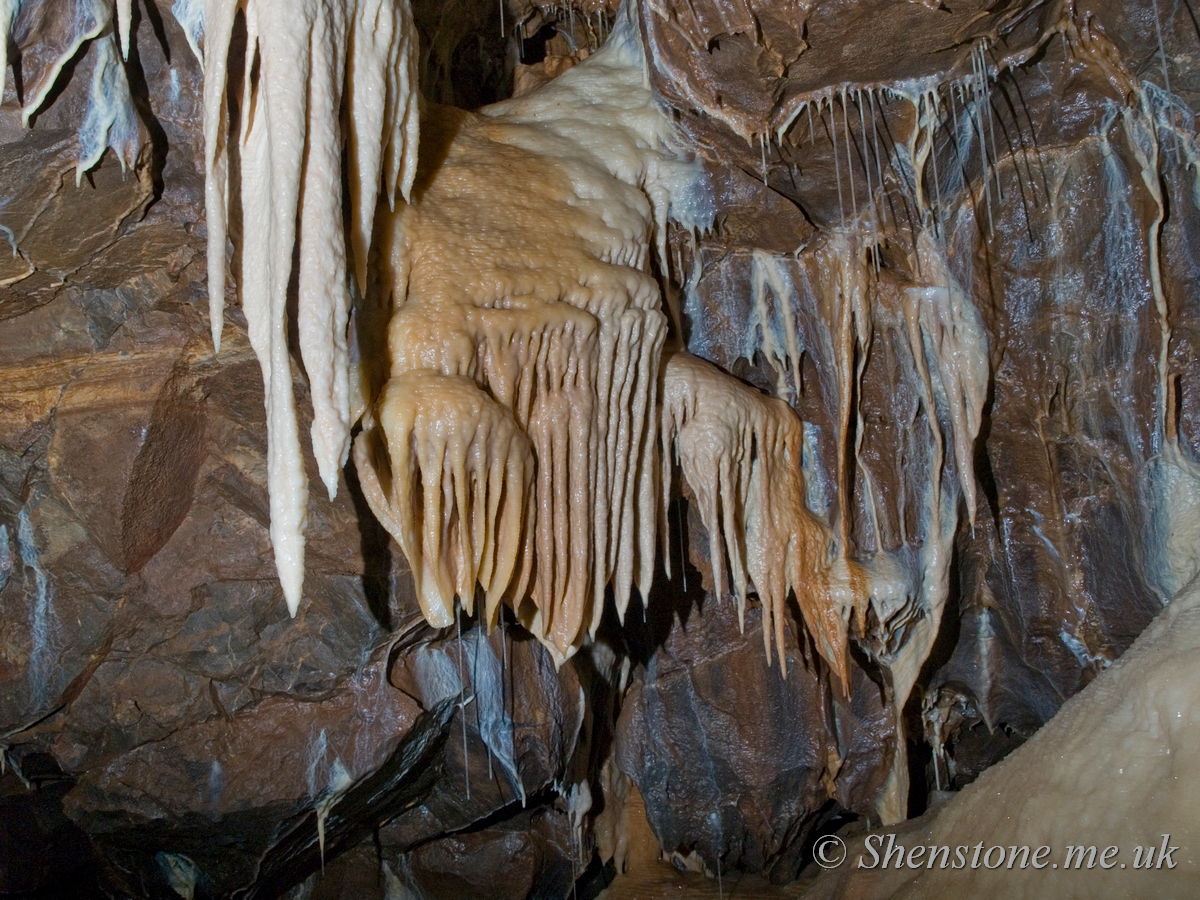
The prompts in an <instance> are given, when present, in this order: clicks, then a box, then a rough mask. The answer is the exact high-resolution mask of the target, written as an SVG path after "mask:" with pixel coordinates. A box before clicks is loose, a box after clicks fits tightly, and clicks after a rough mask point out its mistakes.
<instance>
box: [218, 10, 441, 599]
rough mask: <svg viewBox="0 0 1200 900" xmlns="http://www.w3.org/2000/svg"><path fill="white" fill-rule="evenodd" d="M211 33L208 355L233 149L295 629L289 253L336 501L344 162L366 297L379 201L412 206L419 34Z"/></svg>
mask: <svg viewBox="0 0 1200 900" xmlns="http://www.w3.org/2000/svg"><path fill="white" fill-rule="evenodd" d="M239 10H240V11H241V12H242V13H243V14H244V16H245V24H246V35H247V37H246V71H245V72H244V73H241V74H242V77H241V78H240V84H238V85H235V84H234V83H233V82H231V81H230V80H229V79H230V72H229V67H228V64H229V51H230V42H231V40H232V39H233V34H234V21H235V17H236V15H237V13H238V12H239ZM204 31H205V41H204V57H205V58H204V137H205V152H206V166H207V184H206V191H205V194H206V211H207V217H208V241H209V243H208V247H209V250H208V264H209V275H208V283H209V302H210V311H211V316H212V329H213V341H214V343H215V344H216V345H217V348H218V349H219V348H220V342H221V323H222V316H223V307H224V290H223V286H224V284H225V242H226V236H227V233H228V224H229V218H230V207H231V203H232V198H231V197H230V190H231V178H230V172H229V161H230V158H231V157H232V156H234V152H233V151H234V150H235V148H236V158H237V159H238V160H239V161H240V166H241V170H240V172H238V173H234V174H235V176H236V183H240V187H241V196H240V210H241V220H242V222H241V225H242V228H241V231H242V235H243V242H242V247H241V260H242V277H241V283H240V284H239V288H240V293H241V297H242V308H243V310H244V311H245V314H246V320H247V322H248V325H249V331H250V341H251V343H252V345H253V346H254V351H255V353H256V354H257V356H258V359H259V363H260V364H261V366H262V372H263V381H264V383H265V385H266V395H267V396H266V402H267V431H268V445H269V462H268V471H269V483H270V494H271V542H272V544H273V545H274V548H275V561H276V565H277V567H278V569H279V577H280V581H281V582H282V584H283V591H284V595H285V597H286V598H287V603H288V608H289V609H290V610H291V611H292V613H293V614H294V613H295V611H296V608H297V606H298V605H299V603H300V596H301V587H302V584H303V580H304V526H305V518H306V507H307V498H308V481H307V478H306V476H305V474H304V467H303V463H302V461H301V454H300V437H299V433H298V428H297V424H296V415H295V406H294V401H293V396H292V372H291V363H290V360H289V357H288V347H287V334H288V328H287V292H288V284H289V281H290V280H291V278H292V275H293V266H292V259H293V250H294V249H295V248H296V245H297V243H299V251H300V252H299V271H298V273H297V276H298V285H299V305H298V322H297V324H298V329H299V335H300V348H301V353H302V356H303V360H304V365H305V369H306V370H307V372H308V376H309V386H310V388H311V391H312V399H313V411H314V421H313V426H312V441H313V451H314V454H315V456H316V458H317V464H318V467H319V468H320V472H321V478H322V480H323V481H324V482H325V485H326V488H327V490H328V491H329V495H330V497H332V496H333V494H334V493H335V492H336V490H337V478H338V472H339V470H340V469H341V467H342V465H343V464H344V463H345V461H346V457H347V455H348V453H349V449H350V427H351V424H352V421H351V411H350V384H349V366H350V359H349V350H348V338H347V325H348V321H349V316H350V307H351V295H350V282H349V280H348V275H347V263H346V255H347V254H346V246H345V238H344V232H343V227H342V191H341V185H342V154H343V148H344V147H345V149H346V151H347V164H348V170H349V184H350V198H349V199H350V208H351V215H350V234H351V244H352V250H353V255H354V260H355V272H356V274H357V276H358V280H359V283H360V286H361V285H362V282H363V281H364V279H365V272H366V256H367V250H368V248H369V247H370V244H371V230H372V225H373V221H374V213H375V206H376V201H377V199H378V195H379V192H380V189H381V187H382V189H383V190H384V193H385V195H386V196H387V197H394V196H396V194H397V192H399V193H400V194H402V195H403V196H405V197H407V196H408V190H409V188H410V186H411V184H412V179H413V176H414V174H415V171H416V159H415V157H416V145H417V128H418V112H417V78H416V68H415V66H416V62H415V42H416V30H415V26H414V25H413V21H412V14H411V12H410V10H409V7H408V4H407V2H405V0H207V3H206V5H205V10H204ZM252 72H256V74H257V77H251V73H252ZM235 88H240V90H241V97H240V100H239V109H240V117H241V119H240V133H238V134H237V135H231V134H230V133H229V96H228V95H229V92H230V91H231V90H233V89H235ZM343 106H344V107H345V109H346V111H347V121H348V123H349V128H348V133H343V127H342V119H341V116H340V110H341V109H342V108H343ZM231 140H234V141H236V145H235V147H234V146H231V143H230V142H231Z"/></svg>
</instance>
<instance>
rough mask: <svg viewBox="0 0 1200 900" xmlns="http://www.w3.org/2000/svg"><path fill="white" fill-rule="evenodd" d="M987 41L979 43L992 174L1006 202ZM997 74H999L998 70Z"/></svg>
mask: <svg viewBox="0 0 1200 900" xmlns="http://www.w3.org/2000/svg"><path fill="white" fill-rule="evenodd" d="M986 50H987V41H986V40H985V41H983V42H982V43H980V45H979V71H980V72H982V73H983V108H984V109H985V110H986V111H987V125H988V140H989V141H990V142H991V145H992V174H993V175H995V176H996V199H997V200H998V201H999V202H1000V203H1004V188H1003V187H1002V186H1001V184H1000V154H999V153H997V152H996V126H995V125H994V124H993V122H992V120H993V119H994V118H995V116H994V115H993V113H992V80H991V76H989V75H988V70H987V56H986V55H985V52H986ZM997 74H999V73H998V72H997Z"/></svg>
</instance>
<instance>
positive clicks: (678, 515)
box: [642, 498, 688, 619]
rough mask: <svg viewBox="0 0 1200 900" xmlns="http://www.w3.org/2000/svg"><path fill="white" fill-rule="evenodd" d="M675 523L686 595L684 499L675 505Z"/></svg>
mask: <svg viewBox="0 0 1200 900" xmlns="http://www.w3.org/2000/svg"><path fill="white" fill-rule="evenodd" d="M675 521H676V524H677V526H678V529H677V530H678V531H679V572H680V574H682V575H683V592H684V593H685V594H686V593H687V589H688V586H687V549H686V547H685V546H684V537H683V499H682V498H681V499H680V500H679V502H678V503H676V504H675ZM642 607H643V610H644V609H645V604H642ZM644 618H645V614H644V613H643V619H644Z"/></svg>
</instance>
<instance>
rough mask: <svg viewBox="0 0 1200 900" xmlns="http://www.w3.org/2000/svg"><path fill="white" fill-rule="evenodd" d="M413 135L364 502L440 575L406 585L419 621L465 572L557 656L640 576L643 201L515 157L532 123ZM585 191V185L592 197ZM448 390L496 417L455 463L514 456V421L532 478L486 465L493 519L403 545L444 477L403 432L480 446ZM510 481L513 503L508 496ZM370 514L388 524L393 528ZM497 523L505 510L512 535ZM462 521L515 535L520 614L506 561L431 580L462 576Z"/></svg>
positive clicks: (468, 123) (649, 372)
mask: <svg viewBox="0 0 1200 900" xmlns="http://www.w3.org/2000/svg"><path fill="white" fill-rule="evenodd" d="M426 135H427V140H426V143H425V144H424V146H423V151H422V158H423V160H430V161H432V164H431V165H430V167H429V168H430V169H434V171H428V170H425V174H423V175H422V176H421V177H420V178H419V180H418V184H417V187H416V191H415V194H416V197H417V198H418V199H417V201H416V202H415V203H414V204H413V205H412V206H411V207H407V208H406V209H405V210H404V211H403V212H402V213H401V214H399V215H398V216H397V217H396V219H395V222H394V223H393V228H394V231H393V232H392V237H393V238H394V242H393V244H392V246H391V247H390V248H389V250H390V257H389V259H390V271H389V272H388V273H387V275H386V276H385V278H388V279H389V280H388V281H387V283H386V284H385V286H384V288H383V293H385V294H388V295H391V296H392V297H396V296H397V294H400V293H401V291H402V287H406V288H407V290H406V291H404V292H403V293H402V296H403V302H402V303H401V304H400V305H399V306H398V309H397V311H396V313H395V315H394V317H393V318H392V321H391V324H390V326H389V329H388V354H389V358H390V360H391V373H390V378H389V380H388V381H387V383H386V385H385V386H384V387H383V390H382V392H381V394H380V395H379V396H380V399H379V402H378V404H377V406H376V413H375V417H374V418H375V421H377V423H378V426H379V427H380V428H381V430H382V432H383V434H384V435H386V444H387V447H388V450H389V460H390V466H389V467H390V470H391V471H390V475H389V474H386V473H385V474H383V475H381V476H380V480H381V481H383V480H388V481H390V484H391V493H390V496H389V498H388V500H387V505H386V506H383V507H381V504H380V500H379V495H378V494H376V495H374V496H372V495H371V494H368V500H369V501H370V502H371V504H372V507H373V508H374V509H375V510H376V512H377V514H379V515H380V518H381V520H383V521H384V524H385V526H387V527H388V528H389V530H390V531H392V533H393V535H394V536H395V537H396V538H397V541H398V542H399V543H400V544H401V546H402V547H403V548H404V550H405V553H406V554H407V555H408V556H409V560H410V562H411V563H412V565H413V569H414V572H440V573H443V574H442V575H440V576H438V577H435V578H431V579H426V578H424V577H419V578H418V590H419V592H420V594H421V597H422V604H423V606H424V608H425V609H426V611H427V615H429V617H430V621H431V622H433V623H434V624H448V623H449V622H450V621H452V618H451V616H452V610H453V608H454V597H455V595H457V596H458V597H460V598H461V599H462V601H463V603H464V606H466V607H467V608H468V609H470V608H471V602H472V592H473V583H474V580H475V578H476V577H478V580H479V583H480V585H481V586H482V588H483V590H484V592H485V593H486V594H487V595H488V598H489V601H488V604H487V606H488V617H489V620H491V619H492V617H493V616H494V614H495V606H494V603H495V602H496V601H498V599H499V598H500V597H501V596H506V595H507V596H509V597H510V602H511V603H512V605H513V606H514V608H516V610H517V612H518V614H519V615H520V616H521V618H522V620H523V621H524V622H525V623H526V624H527V625H528V626H529V627H530V629H531V630H532V631H533V632H534V633H535V634H537V635H538V636H539V637H541V638H543V639H544V640H545V641H546V642H547V643H548V644H549V645H551V646H552V647H553V648H554V649H555V650H556V651H557V652H558V653H559V654H560V655H561V656H563V657H565V656H568V655H570V654H571V653H572V652H573V650H574V648H575V646H576V645H577V643H578V641H579V640H580V639H581V637H582V635H583V634H584V633H585V632H586V631H588V630H593V629H594V628H595V627H596V625H597V624H598V622H599V616H600V614H601V612H602V609H603V602H604V591H605V587H606V586H607V585H608V584H609V582H610V581H611V582H613V584H614V589H615V591H616V596H617V603H618V606H619V608H620V609H622V610H623V609H624V607H625V605H626V604H627V603H628V601H629V597H630V591H631V588H632V587H635V586H636V587H637V588H638V590H639V591H640V592H641V593H642V596H643V597H645V596H646V592H647V591H648V589H649V586H650V581H651V579H652V577H653V566H654V549H655V536H656V531H655V525H656V521H655V520H656V516H657V508H656V505H655V498H656V497H657V493H658V492H657V456H656V453H657V443H656V428H655V423H654V418H653V415H652V411H653V409H654V406H655V398H654V391H655V386H656V382H657V372H658V360H659V355H660V353H661V348H662V344H663V341H664V339H665V337H666V330H667V328H666V316H665V315H664V314H663V313H662V312H661V311H660V310H659V308H658V307H659V304H660V295H659V290H658V286H657V284H656V282H655V281H654V279H653V278H652V277H651V276H650V274H649V273H648V271H647V270H648V268H649V252H648V248H649V244H650V229H651V225H650V217H649V211H650V205H649V203H648V201H647V200H646V199H645V196H644V195H642V194H641V191H640V190H639V189H638V188H636V187H634V186H631V185H627V184H624V183H622V182H620V181H618V180H617V179H614V178H612V177H611V176H610V175H608V174H607V172H604V171H595V166H594V165H593V166H592V171H590V172H588V171H586V170H584V171H585V174H587V175H590V176H591V179H592V180H591V182H590V183H586V182H585V183H582V184H581V183H580V181H578V180H575V179H576V177H577V173H576V172H573V171H572V168H573V165H578V163H577V161H575V160H571V159H570V158H567V159H564V158H563V157H562V156H561V155H554V156H552V155H549V154H546V153H541V152H537V151H536V150H531V149H526V147H527V146H533V147H536V146H537V144H538V142H539V141H541V142H542V143H543V144H544V143H546V142H545V138H544V135H542V134H540V133H539V130H538V129H536V128H535V127H529V126H526V125H522V124H513V123H509V122H506V121H504V120H499V121H497V120H496V119H493V118H487V117H484V116H479V115H472V114H469V113H462V112H458V111H454V110H440V109H439V110H436V111H434V112H433V113H432V115H431V119H430V121H429V122H428V123H427V125H426ZM523 145H524V146H523ZM547 149H555V147H554V145H553V144H551V145H550V147H548V148H547ZM443 157H444V158H443ZM439 160H440V164H439ZM435 167H436V168H435ZM588 188H595V191H594V192H590V193H592V194H593V195H592V196H588V193H589V191H588V190H587V189H588ZM464 382H468V383H473V384H477V385H478V389H477V390H478V393H479V397H481V398H483V399H484V400H486V402H487V403H489V404H491V407H494V408H495V409H496V410H497V411H498V412H503V413H504V414H505V415H506V416H507V417H508V418H507V419H502V418H500V417H499V415H498V413H497V415H496V416H491V417H490V418H489V423H492V422H494V423H495V425H498V424H499V423H500V422H504V423H505V427H504V428H502V429H498V430H497V429H496V427H495V426H494V425H493V424H489V425H487V426H485V430H488V429H491V432H492V433H491V436H490V437H488V438H486V439H485V440H482V442H480V443H478V444H477V445H476V446H475V447H474V448H473V449H470V450H468V445H469V444H470V441H469V440H468V441H466V442H462V441H461V440H460V443H459V445H458V446H459V448H460V450H461V451H462V452H478V453H483V454H484V455H487V456H496V455H497V454H500V453H502V452H509V450H508V448H509V447H512V448H513V449H514V450H516V449H517V445H518V444H519V443H520V442H519V441H518V439H517V437H516V436H515V435H513V434H512V433H511V431H510V426H513V423H515V426H513V427H517V428H518V429H519V433H520V434H522V435H524V436H526V437H527V444H524V445H521V449H520V450H517V452H518V453H520V452H526V453H527V452H530V450H531V451H532V457H533V459H534V460H536V466H534V465H532V464H531V465H530V466H529V467H528V468H522V469H521V472H522V476H521V477H522V478H524V477H525V476H526V475H532V474H533V473H534V471H536V475H535V476H534V477H533V479H532V483H529V482H522V481H520V479H518V478H517V477H516V473H515V472H514V471H512V470H510V469H509V468H504V471H503V478H502V479H501V480H500V481H496V482H493V483H492V484H490V485H489V487H488V490H489V492H491V491H495V492H497V493H496V494H495V495H494V496H496V497H497V498H499V496H500V494H503V495H504V503H505V504H507V505H506V506H505V510H506V513H505V515H502V516H499V517H496V518H493V517H492V516H491V515H490V513H485V509H484V507H483V506H481V505H480V504H479V503H478V502H474V503H469V504H468V505H467V506H466V507H463V508H459V507H454V508H453V509H451V507H449V506H447V507H445V519H444V522H443V526H442V527H441V528H438V527H436V525H435V524H434V523H433V522H431V521H430V520H429V519H428V518H427V519H426V521H427V522H428V524H427V526H426V527H424V529H423V531H422V539H421V540H420V541H413V540H410V535H411V534H412V532H411V530H410V526H408V524H407V523H402V520H403V519H404V518H406V517H407V518H410V519H411V518H412V517H413V516H414V515H416V513H417V511H418V510H424V513H423V515H424V516H426V517H428V516H429V515H430V511H431V507H430V505H429V504H430V502H431V501H430V498H431V496H432V495H433V494H436V493H437V492H438V491H440V490H441V489H442V488H441V487H440V484H441V480H442V477H443V468H442V463H441V462H440V461H439V459H438V454H437V452H436V451H435V450H432V449H431V448H428V447H424V446H420V447H419V449H416V450H415V451H414V452H412V453H411V454H409V453H408V452H407V447H408V446H409V442H411V445H412V446H413V447H418V445H420V444H421V441H422V435H421V434H420V433H418V431H417V430H414V426H415V425H416V423H417V422H419V421H428V422H431V423H432V422H437V423H439V424H438V427H439V428H446V429H451V430H453V429H465V430H466V431H467V433H469V434H474V435H476V436H478V437H479V438H481V439H484V434H483V433H482V432H481V431H480V430H479V429H478V428H477V427H476V426H475V424H474V422H475V418H474V417H475V416H476V413H475V412H473V411H472V412H470V413H466V412H465V411H464V408H463V406H462V405H461V404H460V403H459V402H458V401H459V398H461V397H462V396H463V393H464V392H465V390H466V389H465V386H464ZM418 385H419V388H417V389H415V390H411V389H406V386H413V387H416V386H418ZM452 385H453V386H452ZM488 398H490V399H488ZM481 402H482V401H481ZM369 423H370V420H369ZM378 439H379V436H378V435H376V433H375V431H374V429H373V428H371V427H368V428H367V429H366V430H365V431H364V433H363V435H362V436H361V437H360V439H359V442H360V445H361V448H362V449H361V450H360V451H359V452H358V453H357V455H356V459H359V460H369V459H371V458H372V454H371V452H370V450H369V447H370V444H371V442H372V441H375V440H378ZM514 442H516V443H514ZM485 443H486V444H488V446H486V447H485V446H484V444H485ZM374 458H375V459H376V461H377V462H382V460H380V459H379V456H378V454H377V453H376V454H374ZM430 467H432V470H431V468H430ZM418 473H419V475H418ZM445 474H446V476H447V484H449V483H451V482H453V481H454V480H455V479H454V477H453V476H452V475H451V467H450V464H449V463H447V468H446V469H445ZM497 474H499V472H497ZM418 477H419V479H420V481H419V484H420V487H419V488H418ZM368 478H370V476H368ZM501 482H503V483H501ZM526 484H528V485H529V488H530V490H531V498H532V501H533V502H532V504H530V505H525V504H523V503H518V502H517V498H516V497H515V496H513V495H514V494H516V493H519V492H520V491H521V490H523V489H524V488H525V485H526ZM447 490H449V488H447ZM476 496H479V495H476ZM489 496H492V494H489ZM480 499H482V498H481V497H480ZM388 509H392V510H397V511H402V512H397V513H395V514H393V515H392V518H393V521H392V523H389V522H388V521H387V519H388V512H387V510H388ZM510 509H511V510H513V511H514V513H515V511H517V510H518V509H519V510H520V515H519V519H520V521H516V522H515V524H514V521H515V520H514V519H513V518H512V517H511V516H509V515H508V514H507V511H508V510H510ZM463 514H465V515H468V516H472V517H476V518H486V519H487V524H486V525H485V526H484V528H483V531H482V532H480V534H481V535H482V539H483V540H485V541H487V542H491V543H492V544H493V545H494V546H495V547H496V548H499V547H501V546H503V547H512V546H513V545H512V542H513V540H514V538H515V539H517V541H518V546H519V551H518V550H517V549H514V550H513V552H514V553H518V552H519V554H520V555H521V556H522V558H523V559H524V565H526V566H528V565H530V564H532V579H531V585H530V587H531V592H530V602H529V603H528V604H525V605H522V603H521V600H522V595H523V593H524V591H523V590H521V587H522V586H523V582H524V576H523V574H522V571H521V569H520V567H518V566H515V565H514V564H511V563H512V561H513V560H514V559H515V556H514V557H512V558H506V560H505V562H504V564H497V565H495V566H492V567H490V568H487V567H485V568H479V569H476V570H475V572H474V573H469V574H468V575H467V577H466V580H465V581H464V580H457V579H455V578H453V577H450V575H449V573H450V572H452V571H453V572H460V573H468V570H470V569H471V568H472V565H470V564H468V565H467V567H466V568H462V567H461V562H462V560H464V559H465V557H463V556H462V553H461V544H457V543H456V542H455V541H453V540H450V533H451V531H452V530H453V529H454V528H455V527H456V526H455V525H454V524H453V523H452V522H451V519H452V518H454V517H457V516H461V515H463Z"/></svg>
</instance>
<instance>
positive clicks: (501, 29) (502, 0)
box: [500, 0, 504, 37]
mask: <svg viewBox="0 0 1200 900" xmlns="http://www.w3.org/2000/svg"><path fill="white" fill-rule="evenodd" d="M500 37H504V0H500Z"/></svg>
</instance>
